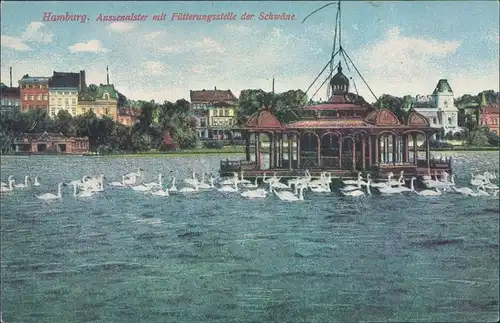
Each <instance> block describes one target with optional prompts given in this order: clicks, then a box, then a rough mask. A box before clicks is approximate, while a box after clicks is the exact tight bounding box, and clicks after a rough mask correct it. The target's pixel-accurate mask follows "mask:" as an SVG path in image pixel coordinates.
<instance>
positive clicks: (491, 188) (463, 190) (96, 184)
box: [0, 168, 499, 202]
mask: <svg viewBox="0 0 500 323" xmlns="http://www.w3.org/2000/svg"><path fill="white" fill-rule="evenodd" d="M142 171H143V169H141V168H139V169H138V170H137V172H132V173H128V174H125V175H122V177H121V181H114V182H109V183H108V184H107V186H109V187H111V188H123V189H131V190H134V191H137V192H143V193H145V194H152V195H156V196H163V197H168V196H170V195H171V194H188V193H196V192H200V191H206V190H217V191H219V192H223V193H237V194H239V195H241V196H242V197H245V198H250V199H257V198H266V197H268V196H270V195H275V196H276V197H277V198H279V199H280V200H282V201H291V202H292V201H302V200H304V190H309V191H311V192H314V193H330V192H332V188H331V182H332V177H331V174H329V173H326V172H324V173H322V174H321V175H320V177H319V178H313V177H312V176H311V174H310V173H309V171H307V170H306V172H305V175H304V176H303V177H296V178H293V179H290V180H288V181H287V182H286V184H285V183H283V182H282V181H281V178H280V177H277V176H276V173H275V174H274V175H273V176H271V177H268V176H267V174H266V173H264V174H263V176H262V177H261V178H259V179H260V180H261V182H262V186H261V185H259V181H258V178H255V180H254V181H253V182H252V181H250V180H248V179H245V178H244V175H243V172H241V173H240V174H238V173H234V176H233V177H230V178H221V179H218V180H216V179H215V178H214V177H213V176H210V177H209V179H208V182H207V181H206V178H205V173H202V174H201V176H197V174H196V173H195V172H194V171H193V173H192V177H191V178H185V179H184V180H183V182H182V184H183V185H182V186H183V187H182V188H177V179H176V178H175V176H172V177H171V183H170V185H169V184H168V183H167V182H166V181H164V177H163V175H162V174H159V175H158V181H156V182H150V183H145V182H142V181H141V180H140V179H141V177H143V173H142ZM393 178H394V174H393V173H389V174H388V178H387V180H383V181H378V182H375V181H372V178H371V177H370V175H369V174H368V175H367V177H366V181H365V180H364V178H363V177H362V175H361V173H360V174H358V178H357V180H343V181H342V183H343V187H341V188H340V189H339V192H340V193H341V194H342V195H344V196H350V197H358V196H363V195H372V194H373V193H372V189H373V191H378V193H380V194H383V195H388V194H401V193H414V194H416V195H419V196H440V195H442V194H443V193H444V192H452V193H458V194H462V195H464V196H498V192H499V188H498V185H497V184H495V183H493V182H492V181H496V179H497V175H496V172H493V173H490V172H485V173H484V174H478V175H474V174H473V175H472V177H471V180H470V182H469V183H470V185H471V186H473V187H474V188H475V189H472V188H470V187H458V186H457V185H456V184H455V180H454V176H453V175H452V176H451V178H450V176H449V174H447V173H446V172H443V173H442V174H440V175H439V174H437V173H435V174H434V176H431V175H427V176H424V177H423V179H422V183H423V184H424V185H425V186H426V189H424V190H420V191H417V190H416V189H415V185H414V183H415V180H416V178H415V177H412V178H411V180H410V183H409V184H410V185H409V187H408V186H407V184H406V181H405V179H404V173H403V172H401V174H400V177H399V179H397V180H395V179H393ZM30 184H31V185H30ZM40 186H41V185H40V182H39V178H38V177H37V176H35V177H34V180H33V182H32V183H31V181H30V177H29V176H25V177H24V182H22V183H16V180H15V178H14V176H13V175H10V176H9V177H8V179H7V182H6V183H5V182H2V183H1V187H0V192H1V193H2V195H5V194H4V193H8V192H11V191H14V190H18V189H28V188H30V187H40ZM62 186H72V187H73V196H74V197H75V198H88V197H92V196H94V195H96V194H98V193H99V192H103V191H104V187H105V185H104V175H102V174H101V175H99V176H96V177H93V176H84V177H83V178H82V179H76V180H73V181H70V182H67V183H59V184H58V185H57V194H53V193H45V194H41V195H38V196H37V198H38V199H40V200H44V201H49V200H57V199H60V198H61V197H62ZM266 186H267V187H266Z"/></svg>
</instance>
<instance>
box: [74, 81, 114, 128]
mask: <svg viewBox="0 0 500 323" xmlns="http://www.w3.org/2000/svg"><path fill="white" fill-rule="evenodd" d="M88 111H93V112H94V113H95V114H96V115H97V116H98V117H104V116H108V117H110V118H112V119H113V120H118V92H117V91H116V90H115V87H114V86H113V85H112V84H105V85H103V84H99V85H98V86H95V87H94V86H92V85H90V86H89V87H87V89H85V90H84V91H83V93H80V96H79V98H78V114H84V113H86V112H88Z"/></svg>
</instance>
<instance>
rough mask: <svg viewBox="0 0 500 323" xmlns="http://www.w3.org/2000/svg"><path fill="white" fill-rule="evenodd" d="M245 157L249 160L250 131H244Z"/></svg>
mask: <svg viewBox="0 0 500 323" xmlns="http://www.w3.org/2000/svg"><path fill="white" fill-rule="evenodd" d="M245 157H246V160H247V161H250V133H248V132H246V133H245Z"/></svg>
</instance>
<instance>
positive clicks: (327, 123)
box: [283, 119, 373, 129]
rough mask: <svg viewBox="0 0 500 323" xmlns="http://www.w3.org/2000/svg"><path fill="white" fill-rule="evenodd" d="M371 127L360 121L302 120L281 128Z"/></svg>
mask: <svg viewBox="0 0 500 323" xmlns="http://www.w3.org/2000/svg"><path fill="white" fill-rule="evenodd" d="M371 127H373V126H372V125H370V124H368V123H366V122H365V121H363V120H360V119H339V120H331V119H324V120H302V121H297V122H294V123H290V124H287V125H284V126H283V128H285V129H290V128H292V129H293V128H371Z"/></svg>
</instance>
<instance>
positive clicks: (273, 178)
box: [262, 172, 288, 187]
mask: <svg viewBox="0 0 500 323" xmlns="http://www.w3.org/2000/svg"><path fill="white" fill-rule="evenodd" d="M266 174H267V172H264V177H263V178H262V182H263V183H266V184H269V183H273V185H274V183H277V182H279V181H280V180H281V177H277V176H276V173H274V174H273V176H272V177H269V178H267V179H266ZM287 187H288V186H287Z"/></svg>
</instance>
